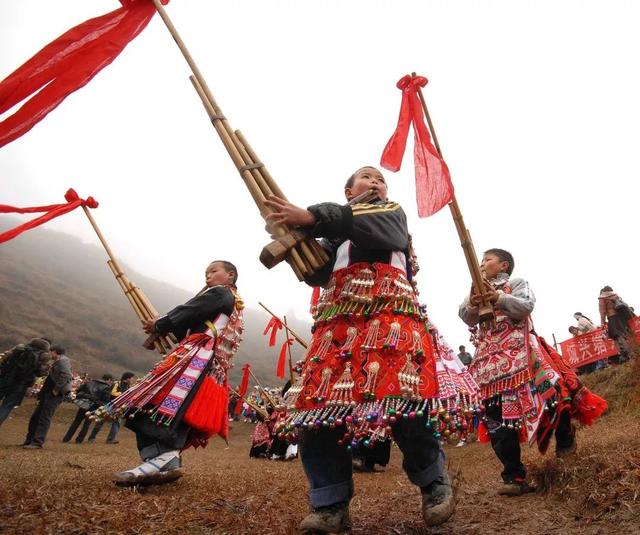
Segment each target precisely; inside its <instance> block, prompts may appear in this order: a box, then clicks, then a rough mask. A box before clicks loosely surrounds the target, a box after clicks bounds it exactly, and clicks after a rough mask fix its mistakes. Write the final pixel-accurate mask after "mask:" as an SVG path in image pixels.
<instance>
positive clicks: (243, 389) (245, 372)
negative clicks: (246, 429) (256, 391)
mask: <svg viewBox="0 0 640 535" xmlns="http://www.w3.org/2000/svg"><path fill="white" fill-rule="evenodd" d="M250 369H251V366H250V365H249V364H248V363H247V364H245V365H244V366H243V367H242V379H241V380H240V386H239V387H238V403H236V411H235V413H236V414H240V413H241V412H242V398H243V397H245V396H246V395H247V389H248V388H249V370H250Z"/></svg>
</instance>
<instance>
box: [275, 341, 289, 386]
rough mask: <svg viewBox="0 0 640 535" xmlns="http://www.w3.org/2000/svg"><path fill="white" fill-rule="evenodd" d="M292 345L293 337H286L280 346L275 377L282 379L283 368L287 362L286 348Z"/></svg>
mask: <svg viewBox="0 0 640 535" xmlns="http://www.w3.org/2000/svg"><path fill="white" fill-rule="evenodd" d="M292 345H293V338H287V339H286V340H285V341H284V344H282V347H281V348H280V356H279V357H278V367H277V368H276V377H279V378H280V379H284V369H285V364H286V363H287V349H288V348H290V347H291V346H292Z"/></svg>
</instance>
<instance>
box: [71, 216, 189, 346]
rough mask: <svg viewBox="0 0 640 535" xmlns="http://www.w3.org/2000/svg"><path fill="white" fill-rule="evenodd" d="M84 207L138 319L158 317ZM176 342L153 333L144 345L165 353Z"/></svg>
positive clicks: (171, 336) (172, 337) (108, 262)
mask: <svg viewBox="0 0 640 535" xmlns="http://www.w3.org/2000/svg"><path fill="white" fill-rule="evenodd" d="M82 209H83V210H84V213H85V214H86V216H87V218H88V219H89V223H91V226H92V227H93V230H94V231H95V232H96V235H97V236H98V239H99V240H100V243H101V244H102V246H103V247H104V250H105V251H106V253H107V256H108V257H109V260H108V261H107V265H108V266H109V268H110V269H111V272H112V273H113V275H114V277H115V278H116V281H117V282H118V285H119V286H120V289H121V290H122V291H123V293H124V295H125V297H126V298H127V300H128V301H129V304H130V305H131V307H132V308H133V311H134V312H135V314H136V316H138V319H139V320H140V322H141V323H142V324H143V325H144V322H145V321H147V320H152V319H155V318H157V317H158V311H157V310H156V309H155V308H154V307H153V305H152V304H151V302H150V301H149V299H148V298H147V296H146V295H145V294H144V293H143V292H142V290H141V289H140V288H138V287H137V286H136V285H135V284H133V283H132V282H131V281H130V280H129V279H128V278H127V276H126V275H125V274H124V273H123V271H122V268H121V267H120V264H119V263H118V261H117V260H116V257H115V255H114V254H113V251H112V250H111V247H109V244H108V243H107V240H105V238H104V235H103V234H102V231H101V230H100V228H99V227H98V224H97V223H96V221H95V219H94V218H93V216H92V215H91V213H90V212H89V210H88V209H87V207H86V206H83V207H82ZM176 343H177V340H176V339H175V337H174V336H173V335H169V336H154V335H152V336H150V337H148V338H147V340H145V342H144V344H143V345H144V347H146V348H147V349H155V350H156V351H158V353H160V354H162V355H164V354H166V353H168V352H170V351H171V350H172V349H173V347H174V345H175V344H176Z"/></svg>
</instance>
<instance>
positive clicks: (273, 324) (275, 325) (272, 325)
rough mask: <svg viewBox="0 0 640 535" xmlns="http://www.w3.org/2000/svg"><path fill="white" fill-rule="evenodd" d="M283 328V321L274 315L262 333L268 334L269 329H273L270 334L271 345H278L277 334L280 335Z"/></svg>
mask: <svg viewBox="0 0 640 535" xmlns="http://www.w3.org/2000/svg"><path fill="white" fill-rule="evenodd" d="M280 329H282V322H281V321H280V319H278V318H276V317H272V318H271V319H270V320H269V323H267V326H266V327H265V328H264V332H263V333H262V334H267V333H268V332H269V330H271V335H270V336H269V347H273V346H274V345H276V336H278V331H279V330H280Z"/></svg>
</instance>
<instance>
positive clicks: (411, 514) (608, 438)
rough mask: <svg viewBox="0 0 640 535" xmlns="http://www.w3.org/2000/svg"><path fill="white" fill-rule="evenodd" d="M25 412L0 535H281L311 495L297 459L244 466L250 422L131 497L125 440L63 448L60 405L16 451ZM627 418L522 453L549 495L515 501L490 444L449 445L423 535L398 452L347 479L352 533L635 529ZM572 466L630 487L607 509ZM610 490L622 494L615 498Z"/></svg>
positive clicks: (4, 479) (21, 412)
mask: <svg viewBox="0 0 640 535" xmlns="http://www.w3.org/2000/svg"><path fill="white" fill-rule="evenodd" d="M32 409H33V402H31V401H29V402H27V403H25V405H23V406H22V407H21V408H20V409H18V410H17V411H15V412H14V414H13V417H12V418H11V419H10V420H8V421H7V422H5V424H4V425H3V426H2V428H0V429H1V431H0V532H1V533H25V534H26V533H29V534H32V533H78V534H79V533H110V534H111V533H152V532H155V533H185V534H186V533H189V534H205V533H215V534H223V533H230V534H231V533H233V534H245V533H246V534H258V533H259V534H288V533H295V526H296V525H297V523H298V522H299V521H300V519H301V518H302V517H303V516H304V514H305V513H306V510H307V505H306V493H307V488H306V482H305V479H304V477H303V474H302V467H301V466H300V463H299V461H293V462H288V463H283V462H273V461H266V460H255V459H251V460H250V459H248V451H249V436H250V433H251V431H252V427H251V426H250V425H248V424H242V423H240V424H234V428H233V430H232V434H231V439H230V445H229V447H227V446H226V445H225V444H224V442H223V441H221V440H215V441H214V442H213V443H212V444H211V445H210V447H208V448H207V449H206V450H201V451H197V452H194V451H188V452H186V454H185V456H184V460H185V466H186V475H185V477H183V478H182V479H181V480H179V481H178V482H177V483H175V484H171V485H168V486H165V487H158V488H149V489H147V490H140V491H136V490H130V489H119V488H115V487H114V486H113V485H112V483H110V475H111V473H112V472H114V471H117V470H121V469H124V468H129V467H131V466H133V465H135V464H137V458H136V450H135V445H134V437H133V434H132V433H131V432H129V431H128V430H126V429H123V430H122V431H121V434H120V437H119V438H120V440H121V442H120V444H118V445H107V444H105V443H104V440H105V439H106V431H107V429H104V430H103V431H102V435H101V436H99V437H98V438H99V442H98V443H96V444H82V445H76V444H75V443H73V444H62V443H61V438H62V435H63V433H64V432H65V430H66V427H67V425H68V422H69V421H70V419H71V416H72V414H73V412H74V410H73V407H72V406H69V405H66V404H65V405H64V406H63V407H62V408H61V409H60V410H59V412H58V414H57V415H56V418H55V421H56V423H54V425H53V427H52V429H51V432H50V435H49V441H48V442H47V444H46V446H45V449H43V450H35V451H27V450H22V449H20V448H18V447H16V445H17V444H19V443H21V442H22V440H23V438H24V432H25V429H26V425H27V419H28V417H29V415H30V412H31V410H32ZM622 422H623V420H621V419H616V418H613V419H610V420H607V419H606V418H605V419H604V420H603V422H602V423H600V424H598V425H597V426H595V427H594V428H591V429H587V430H583V431H581V433H580V435H579V440H580V442H579V452H578V456H577V458H576V460H570V461H559V460H556V459H555V458H553V457H552V456H548V459H546V460H543V459H542V458H541V457H540V456H539V455H538V454H537V453H535V452H534V451H533V450H531V451H529V450H528V451H527V452H526V454H525V455H526V461H527V464H528V465H530V466H532V474H537V476H538V477H539V478H540V479H542V480H544V481H546V483H547V484H548V485H549V486H550V487H551V488H550V492H548V493H546V494H541V493H540V494H530V495H527V496H523V497H520V498H503V497H499V496H496V494H495V490H496V488H497V486H498V485H499V471H500V468H499V465H498V463H497V461H496V460H495V458H494V457H493V455H492V453H491V451H490V448H488V447H486V446H483V445H480V444H472V445H469V446H467V447H464V448H447V455H448V458H449V460H450V461H451V463H452V464H454V465H457V464H459V465H460V466H461V468H462V471H463V483H462V486H461V490H460V501H459V506H458V508H457V511H456V513H455V516H454V517H453V519H452V520H451V521H449V522H448V523H447V524H445V525H444V526H442V527H441V528H437V529H432V530H430V531H428V532H427V531H426V530H425V529H424V528H423V527H422V525H421V521H420V499H419V493H418V491H417V489H416V488H415V487H413V486H412V485H411V484H410V483H409V482H408V481H407V479H406V477H405V476H404V473H403V471H402V468H401V455H400V452H399V450H398V449H397V448H395V447H394V449H393V451H392V461H391V464H390V466H389V467H387V469H386V471H385V472H384V473H376V474H355V476H354V477H355V485H356V496H355V498H354V499H353V501H352V519H353V522H354V528H353V530H352V533H353V534H363V535H364V534H412V535H416V534H423V533H431V534H439V535H453V534H459V533H472V534H494V533H521V534H529V533H532V534H534V533H535V534H546V533H555V534H558V535H563V534H576V533H581V534H582V533H584V534H609V533H619V534H626V533H629V534H631V533H640V511H639V507H638V502H637V501H630V500H631V498H629V496H632V495H633V486H634V485H635V486H636V498H637V494H638V493H640V479H639V478H638V473H640V470H638V472H633V473H632V472H630V471H629V470H631V469H633V463H637V466H638V468H640V458H639V457H638V456H637V454H635V452H637V451H638V450H639V449H640V448H638V446H639V445H640V427H639V426H638V424H637V423H635V422H633V423H622ZM105 427H106V426H105ZM606 448H610V450H611V451H612V452H613V455H615V456H616V458H620V459H621V462H622V461H624V460H625V459H627V458H628V460H629V462H630V463H631V465H629V466H631V468H630V469H629V470H626V471H624V470H622V468H619V469H618V471H617V472H616V471H615V470H614V471H612V472H611V475H610V476H609V475H606V474H605V472H603V471H606V470H609V469H612V468H611V467H609V466H605V465H602V463H603V461H602V459H601V456H599V455H600V454H599V453H598V452H599V451H600V450H603V449H606ZM634 454H635V456H633V455H634ZM605 459H606V457H605ZM578 462H581V463H583V464H582V466H587V465H588V466H589V467H590V469H593V470H594V474H604V475H603V476H602V477H604V478H605V479H604V481H608V480H610V481H611V483H610V484H611V485H614V484H622V483H620V482H621V481H627V480H628V482H626V483H625V485H627V486H628V487H629V489H628V490H629V492H628V493H627V492H626V491H625V488H626V487H621V488H622V490H621V491H620V492H618V491H617V490H615V489H613V487H612V489H613V490H615V492H613V491H612V492H607V493H606V496H605V497H606V498H607V499H609V501H611V500H612V499H613V501H612V502H611V503H609V502H603V501H602V499H601V497H598V496H597V490H598V488H599V487H597V486H596V487H595V490H594V487H593V485H592V486H590V487H586V486H585V488H584V489H581V488H575V487H576V485H577V486H578V487H579V486H580V485H582V483H580V481H581V480H580V474H581V473H582V472H583V470H582V469H578V467H579V466H581V465H580V464H577V463H578ZM625 462H626V461H625ZM585 463H586V464H585ZM598 463H600V464H598ZM620 466H622V465H620ZM624 466H627V465H624ZM621 470H622V471H621ZM572 474H577V475H575V476H573V475H572ZM574 477H576V478H577V479H576V482H574V481H573V479H572V478H574ZM594 477H595V476H594ZM625 478H626V479H625ZM592 479H593V478H592ZM604 484H605V483H603V485H604ZM572 485H573V486H572ZM585 485H586V483H585ZM616 488H617V487H616ZM581 490H584V491H585V493H586V495H583V493H582V492H581ZM603 490H606V489H603ZM594 492H595V493H596V495H595V496H594ZM612 493H613V494H615V495H616V496H618V498H615V496H614V498H611V496H610V495H611V494H612ZM603 496H604V494H603ZM621 496H622V497H621ZM616 499H617V500H618V502H619V503H618V502H616ZM601 502H602V503H604V509H602V503H601ZM598 507H600V509H598Z"/></svg>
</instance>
